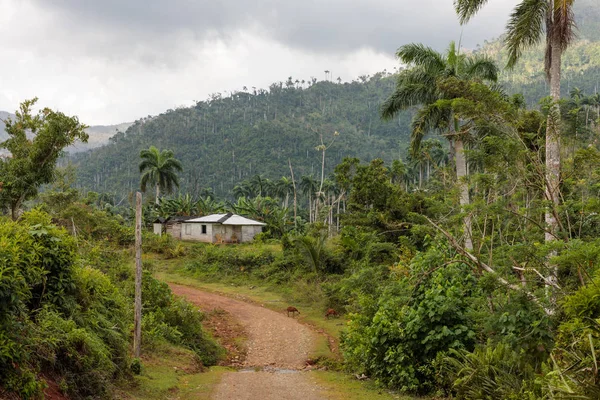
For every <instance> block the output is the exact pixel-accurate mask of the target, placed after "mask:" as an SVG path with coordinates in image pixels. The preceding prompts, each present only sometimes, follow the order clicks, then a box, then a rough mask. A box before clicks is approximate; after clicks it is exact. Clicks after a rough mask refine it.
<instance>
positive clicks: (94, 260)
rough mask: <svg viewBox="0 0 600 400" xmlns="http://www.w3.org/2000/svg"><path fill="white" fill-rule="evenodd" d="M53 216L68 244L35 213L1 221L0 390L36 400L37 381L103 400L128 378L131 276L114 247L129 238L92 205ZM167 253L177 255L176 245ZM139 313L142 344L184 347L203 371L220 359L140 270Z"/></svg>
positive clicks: (163, 288)
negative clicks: (64, 223) (71, 229)
mask: <svg viewBox="0 0 600 400" xmlns="http://www.w3.org/2000/svg"><path fill="white" fill-rule="evenodd" d="M62 212H65V214H63V218H65V215H69V218H68V219H67V220H69V221H71V222H73V221H76V222H75V226H77V227H78V236H77V239H76V237H75V236H74V235H70V234H69V233H68V232H67V231H66V230H65V229H63V228H60V227H57V226H55V225H53V224H52V219H51V217H50V216H49V215H48V214H46V213H44V212H42V211H40V210H38V209H34V210H32V211H29V212H27V213H25V214H24V215H23V216H22V217H21V219H20V220H19V222H12V221H8V220H6V219H0V388H1V389H2V390H4V391H7V392H9V393H10V392H12V393H15V394H17V395H18V396H20V397H21V398H36V397H39V396H40V395H41V391H42V389H43V388H44V380H43V379H42V378H41V376H42V374H43V376H47V377H51V378H53V379H55V380H56V381H59V382H61V390H63V391H64V392H65V393H66V394H68V395H69V396H70V397H71V398H74V399H78V398H108V397H111V396H112V387H113V385H114V383H115V382H117V381H119V380H120V379H122V378H126V377H127V376H128V374H129V372H128V371H130V368H129V367H130V360H129V347H130V343H131V338H130V335H131V325H132V322H131V321H132V320H133V311H132V304H133V274H132V273H131V270H130V269H129V268H128V267H127V264H125V263H124V259H123V258H122V256H121V254H122V253H121V250H120V249H119V247H118V246H119V245H120V243H123V242H129V241H130V240H131V239H130V238H128V239H127V240H125V237H126V236H133V235H132V234H131V231H129V232H130V233H128V234H126V233H125V231H124V230H127V229H128V228H126V227H124V226H123V224H122V221H119V219H118V218H117V217H111V216H110V215H108V214H107V213H105V212H103V211H99V210H97V209H96V208H95V207H93V206H87V205H84V204H81V203H77V202H75V203H73V204H72V205H71V206H69V208H67V210H63V211H62ZM104 235H105V236H106V237H103V236H104ZM82 239H83V240H82ZM78 247H79V249H78ZM78 250H80V252H79V251H78ZM167 253H168V254H170V255H173V256H177V255H178V253H177V246H175V247H174V248H173V249H170V250H169V251H168V252H167ZM144 309H145V310H146V311H144V319H143V330H144V338H145V339H144V340H145V341H146V343H144V345H145V346H149V347H151V346H152V344H153V343H157V342H160V341H168V342H170V343H173V344H177V345H181V346H185V347H188V348H190V349H192V350H194V351H195V352H196V353H197V354H198V357H199V359H200V360H201V361H202V362H203V363H204V364H205V365H214V364H215V363H216V362H217V361H218V360H219V359H220V357H221V356H222V350H221V348H220V347H219V346H218V345H216V343H215V342H214V341H213V340H212V339H211V338H209V337H208V336H207V335H206V334H205V333H204V331H203V330H202V325H201V322H202V314H201V313H200V312H198V311H197V309H195V308H194V307H192V306H191V305H190V304H188V303H185V302H183V301H181V300H176V299H174V298H173V295H172V293H171V291H170V289H169V288H168V286H167V285H166V284H164V283H161V282H158V281H157V280H156V279H154V278H153V277H152V276H151V275H150V273H147V272H146V273H145V276H144Z"/></svg>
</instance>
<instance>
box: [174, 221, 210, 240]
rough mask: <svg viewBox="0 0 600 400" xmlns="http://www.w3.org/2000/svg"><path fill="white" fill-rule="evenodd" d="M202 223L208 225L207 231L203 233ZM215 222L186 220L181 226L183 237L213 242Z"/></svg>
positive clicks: (184, 238)
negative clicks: (190, 221) (200, 222)
mask: <svg viewBox="0 0 600 400" xmlns="http://www.w3.org/2000/svg"><path fill="white" fill-rule="evenodd" d="M202 225H206V233H202ZM212 238H213V224H199V223H189V222H184V223H183V224H182V226H181V239H183V240H193V241H197V242H206V243H212V241H213V240H212Z"/></svg>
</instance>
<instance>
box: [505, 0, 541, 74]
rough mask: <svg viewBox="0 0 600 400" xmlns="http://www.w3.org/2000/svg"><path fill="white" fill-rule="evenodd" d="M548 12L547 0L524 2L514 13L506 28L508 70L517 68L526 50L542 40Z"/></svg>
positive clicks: (528, 0) (527, 0) (524, 0)
mask: <svg viewBox="0 0 600 400" xmlns="http://www.w3.org/2000/svg"><path fill="white" fill-rule="evenodd" d="M547 10H548V3H547V1H546V0H523V1H522V2H521V3H520V4H519V5H518V6H517V7H516V8H515V10H514V11H513V12H512V14H511V16H510V19H509V21H508V25H507V27H506V30H507V35H506V46H507V48H508V63H507V67H508V68H513V67H514V66H515V64H516V63H517V61H518V60H519V58H520V57H521V54H522V53H523V50H524V49H526V48H528V47H531V46H534V45H536V44H537V43H539V42H540V41H541V40H542V38H543V36H544V26H545V21H546V13H547Z"/></svg>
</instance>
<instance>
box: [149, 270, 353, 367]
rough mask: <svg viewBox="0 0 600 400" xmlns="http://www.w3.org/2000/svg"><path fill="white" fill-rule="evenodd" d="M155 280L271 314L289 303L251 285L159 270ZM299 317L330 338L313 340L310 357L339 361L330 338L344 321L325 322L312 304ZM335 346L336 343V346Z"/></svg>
mask: <svg viewBox="0 0 600 400" xmlns="http://www.w3.org/2000/svg"><path fill="white" fill-rule="evenodd" d="M155 276H156V278H158V279H160V280H162V281H165V282H172V283H177V284H180V285H186V286H190V287H194V288H197V289H202V290H205V291H208V292H214V293H219V294H223V295H225V296H231V297H237V298H240V297H241V298H243V299H244V300H247V301H251V302H254V303H257V304H260V305H263V306H265V307H267V308H270V309H272V310H274V311H278V312H282V313H283V312H284V310H285V309H286V308H287V306H288V302H286V301H285V300H284V299H283V298H282V296H281V295H280V294H278V293H273V292H271V291H269V289H268V288H265V287H260V286H256V287H254V288H253V289H250V287H251V286H252V285H250V286H237V285H234V284H226V283H217V282H202V281H200V280H198V279H197V278H194V277H191V276H187V275H185V274H182V273H177V272H168V271H160V272H156V273H155ZM298 308H299V309H300V313H301V314H300V315H299V316H298V320H299V321H300V322H303V323H307V324H309V325H313V326H314V327H316V328H317V331H319V329H321V330H323V331H324V332H325V333H327V334H328V335H329V337H327V336H325V335H319V340H317V341H316V343H315V347H314V349H313V351H312V354H311V357H314V358H319V357H329V358H339V355H338V354H335V353H332V351H331V350H330V346H329V338H333V339H335V340H336V342H337V338H338V337H339V336H338V335H339V331H340V329H339V326H338V325H337V324H340V323H343V321H344V320H343V319H341V318H339V319H335V318H332V319H331V320H326V319H325V317H324V316H323V315H324V314H323V313H322V312H321V309H320V308H318V307H315V306H314V305H312V306H310V305H307V306H304V307H300V306H298ZM336 347H337V343H336Z"/></svg>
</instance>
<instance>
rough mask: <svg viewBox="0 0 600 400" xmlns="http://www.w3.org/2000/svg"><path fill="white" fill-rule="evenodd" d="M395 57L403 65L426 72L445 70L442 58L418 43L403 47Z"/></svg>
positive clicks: (429, 48)
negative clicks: (410, 65)
mask: <svg viewBox="0 0 600 400" xmlns="http://www.w3.org/2000/svg"><path fill="white" fill-rule="evenodd" d="M396 57H398V59H400V60H401V61H402V62H403V63H405V64H412V65H413V66H419V67H421V68H423V69H425V70H426V71H430V72H433V71H442V70H443V69H444V68H445V65H446V63H445V60H444V57H443V56H442V55H441V54H440V53H438V52H437V51H435V50H434V49H432V48H431V47H428V46H425V45H423V44H420V43H411V44H407V45H404V46H402V47H400V48H399V49H398V51H397V52H396Z"/></svg>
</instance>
